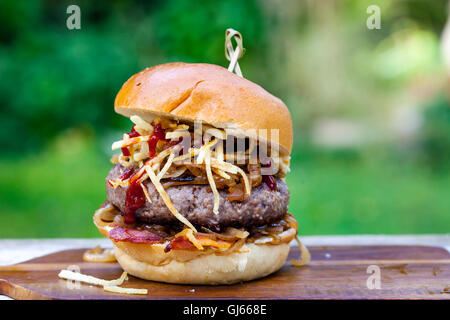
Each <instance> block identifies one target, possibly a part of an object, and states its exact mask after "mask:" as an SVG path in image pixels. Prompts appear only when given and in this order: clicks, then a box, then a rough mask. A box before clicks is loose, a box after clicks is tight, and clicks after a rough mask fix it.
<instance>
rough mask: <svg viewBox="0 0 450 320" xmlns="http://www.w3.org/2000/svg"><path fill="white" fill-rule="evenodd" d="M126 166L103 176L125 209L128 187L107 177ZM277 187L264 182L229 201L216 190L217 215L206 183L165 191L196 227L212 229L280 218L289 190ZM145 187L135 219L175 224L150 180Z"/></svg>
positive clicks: (111, 195) (109, 194)
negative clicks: (243, 198) (146, 195)
mask: <svg viewBox="0 0 450 320" xmlns="http://www.w3.org/2000/svg"><path fill="white" fill-rule="evenodd" d="M124 171H125V168H124V167H123V166H121V165H120V164H116V165H115V166H114V167H113V168H112V169H111V171H110V172H109V174H108V176H107V177H106V193H107V197H108V200H109V202H110V203H111V204H113V205H114V206H116V207H117V208H118V209H119V210H120V211H121V212H125V199H126V190H127V188H124V187H120V186H118V187H117V188H116V189H114V188H113V187H112V186H111V185H110V184H109V183H108V180H113V179H116V178H118V177H119V176H120V175H121V174H122V173H123V172H124ZM276 182H277V187H276V190H273V191H272V190H270V189H269V187H268V186H267V185H266V184H265V183H261V184H260V185H259V186H257V187H255V188H252V192H251V194H250V197H249V199H248V200H247V201H244V202H237V201H229V200H228V198H227V195H228V192H227V191H223V190H222V191H219V194H220V207H219V214H217V215H216V214H214V213H213V205H214V195H213V193H212V192H211V189H210V187H209V185H179V186H173V187H169V188H168V189H167V190H166V192H167V194H168V196H169V197H170V199H171V200H172V203H173V205H174V206H175V208H177V209H178V211H179V212H180V213H181V214H182V215H183V216H184V217H186V219H188V220H189V221H190V222H191V223H192V224H194V225H196V226H204V227H208V228H212V229H215V230H220V229H221V228H223V227H229V226H234V227H251V226H259V225H264V224H267V223H272V222H276V221H278V220H280V219H281V218H282V217H283V216H284V215H285V214H286V213H287V206H288V203H289V190H288V188H287V186H286V183H285V182H284V181H282V180H276ZM144 185H145V186H146V187H147V189H148V193H149V196H150V199H151V201H152V202H151V203H150V202H149V201H148V200H146V202H145V204H144V206H142V207H141V208H140V209H138V210H136V219H137V220H138V221H140V222H145V223H149V224H161V225H165V224H176V223H179V221H178V219H177V218H175V216H174V215H173V214H172V213H171V212H170V211H169V209H168V208H167V206H166V205H165V204H164V202H163V200H162V198H161V196H160V195H159V193H158V192H157V191H156V189H155V187H154V186H153V184H152V183H147V182H146V183H144Z"/></svg>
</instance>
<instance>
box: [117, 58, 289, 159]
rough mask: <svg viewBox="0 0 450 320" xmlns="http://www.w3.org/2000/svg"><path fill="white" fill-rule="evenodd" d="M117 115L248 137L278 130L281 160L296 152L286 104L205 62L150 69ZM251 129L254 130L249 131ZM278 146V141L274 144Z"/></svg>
mask: <svg viewBox="0 0 450 320" xmlns="http://www.w3.org/2000/svg"><path fill="white" fill-rule="evenodd" d="M114 109H115V111H116V112H117V113H119V114H122V115H124V116H127V117H130V116H132V115H138V116H140V117H142V118H143V119H148V120H152V119H153V118H154V117H155V116H159V117H167V118H173V119H178V120H182V121H190V122H193V121H196V120H197V121H202V122H203V123H206V124H209V125H211V126H214V127H217V128H228V129H234V130H236V131H237V132H242V133H243V134H247V135H249V136H254V133H255V130H256V135H257V136H259V137H260V138H261V139H265V137H264V135H265V134H264V131H260V129H267V131H266V132H267V133H266V136H267V140H269V142H270V139H271V129H279V143H278V145H279V147H280V154H281V155H288V154H290V153H291V150H292V139H293V132H292V119H291V115H290V113H289V110H288V108H287V107H286V105H285V104H284V103H283V102H282V101H281V100H280V99H278V98H277V97H275V96H273V95H271V94H270V93H268V92H267V91H266V90H264V89H263V88H262V87H260V86H259V85H257V84H255V83H253V82H251V81H249V80H247V79H245V78H242V77H240V76H238V75H236V74H234V73H232V72H229V71H228V70H227V69H225V68H223V67H220V66H217V65H212V64H203V63H193V64H190V63H181V62H178V63H167V64H162V65H158V66H154V67H151V68H147V69H145V70H143V71H141V72H139V73H137V74H135V75H133V76H132V77H131V78H130V79H128V81H126V82H125V83H124V85H123V86H122V88H121V89H120V91H119V93H118V94H117V96H116V100H115V102H114ZM249 130H250V131H249ZM273 142H275V141H273Z"/></svg>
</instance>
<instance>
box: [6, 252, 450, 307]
mask: <svg viewBox="0 0 450 320" xmlns="http://www.w3.org/2000/svg"><path fill="white" fill-rule="evenodd" d="M309 249H310V251H311V254H312V260H311V262H310V263H309V265H307V266H303V267H295V266H292V265H290V263H289V262H287V263H286V264H285V265H284V266H283V268H282V269H281V270H280V271H278V272H276V273H275V274H273V275H271V276H268V277H266V278H264V279H260V280H254V281H250V282H246V283H239V284H235V285H222V286H193V285H174V284H164V283H157V282H151V281H144V280H140V279H138V278H134V277H131V276H130V277H129V280H128V281H126V282H125V283H124V285H123V286H124V287H133V288H147V289H148V291H149V293H148V295H146V296H138V295H121V294H116V293H108V292H104V291H103V289H102V288H101V287H96V286H90V285H85V284H81V285H79V288H74V289H70V286H68V283H67V282H66V281H65V280H62V279H59V278H58V276H57V275H58V273H59V271H60V270H61V269H65V268H67V267H68V266H70V265H77V266H79V267H80V269H81V272H82V273H85V274H89V275H93V276H96V277H100V278H103V279H115V278H118V277H119V276H120V274H121V273H122V270H121V268H120V267H119V265H118V264H116V263H87V262H83V260H82V254H83V252H84V251H85V249H78V250H66V251H60V252H57V253H53V254H50V255H46V256H43V257H40V258H36V259H33V260H29V261H27V262H24V263H20V264H16V265H12V266H3V267H0V293H2V294H5V295H8V296H10V297H12V298H15V299H211V298H212V299H221V298H222V299H223V298H225V299H227V298H233V299H450V288H449V287H450V254H449V253H448V251H447V250H445V249H443V248H438V247H426V246H315V247H310V248H309ZM297 256H298V250H295V249H294V248H292V250H291V253H290V257H297ZM373 265H375V266H378V267H379V271H380V284H381V289H376V288H375V289H369V288H368V286H367V280H368V278H369V277H370V276H375V277H376V273H375V274H374V273H373V272H374V271H373V270H375V269H376V267H371V268H369V271H368V267H369V266H373ZM373 268H375V269H373ZM371 270H372V271H371ZM368 272H369V273H368ZM369 282H370V281H369ZM370 283H372V284H374V283H376V282H370Z"/></svg>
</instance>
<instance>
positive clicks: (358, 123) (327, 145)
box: [0, 0, 450, 238]
mask: <svg viewBox="0 0 450 320" xmlns="http://www.w3.org/2000/svg"><path fill="white" fill-rule="evenodd" d="M70 4H78V5H79V6H80V8H81V30H68V29H67V27H66V19H67V17H68V16H69V15H68V14H67V13H66V8H67V6H68V5H70ZM369 5H378V6H379V7H380V9H381V29H374V30H369V29H368V28H367V26H366V20H367V19H368V17H369V16H370V14H368V13H366V9H367V7H368V6H369ZM447 7H448V4H447V2H446V1H438V0H435V1H425V0H423V1H419V0H398V1H376V0H370V1H365V0H353V1H346V0H342V1H332V0H321V1H300V0H286V1H276V0H273V1H263V0H259V1H258V0H254V1H241V0H234V1H233V0H232V1H206V0H204V1H193V0H178V1H162V0H161V1H111V0H109V1H107V0H103V1H56V0H53V1H52V0H46V1H44V0H41V1H16V0H2V1H1V2H0V21H2V23H1V28H0V77H1V81H0V101H1V110H2V111H1V117H0V145H1V156H0V205H1V206H0V238H17V237H25V238H28V237H98V236H100V235H99V233H98V231H97V230H96V229H95V228H94V226H93V224H92V223H91V217H92V214H93V212H94V210H95V209H96V208H97V207H98V206H99V204H100V203H102V202H103V201H104V200H105V187H104V178H105V176H106V174H107V172H108V171H109V169H110V167H111V164H110V163H109V157H110V156H111V154H112V152H111V151H110V146H111V143H112V142H113V141H114V140H117V139H118V138H119V137H120V136H121V133H122V132H124V131H125V130H128V129H129V128H130V122H129V120H128V119H126V118H123V117H121V116H119V115H116V114H115V113H114V111H113V101H114V98H115V95H116V93H117V92H118V90H119V89H120V87H121V85H122V83H123V82H124V81H125V80H127V79H128V77H130V76H131V75H132V74H134V73H136V72H138V71H140V70H141V69H143V68H145V67H147V66H152V65H156V64H161V63H165V62H170V61H185V62H206V63H214V64H219V65H222V66H227V65H228V62H227V61H226V59H225V57H224V49H223V46H224V33H225V29H226V28H229V27H232V28H234V29H237V30H239V31H240V32H241V33H242V35H243V38H244V46H245V48H246V53H245V56H244V57H243V58H242V59H241V60H240V66H241V69H242V71H243V74H244V76H245V77H246V78H248V79H250V80H252V81H254V82H256V83H258V84H260V85H262V86H263V87H264V88H266V89H267V90H268V91H269V92H271V93H273V94H274V95H277V96H279V97H280V98H282V99H283V100H284V101H285V102H286V104H287V105H288V107H289V108H290V110H291V113H292V117H293V121H294V128H295V146H294V151H293V154H292V166H291V169H292V172H291V173H290V175H289V176H288V179H287V181H288V185H289V187H290V190H291V202H290V211H291V212H293V213H294V214H295V215H296V217H297V218H298V219H299V221H300V229H301V230H300V232H301V234H307V235H312V234H367V233H386V234H407V233H448V232H449V231H450V170H449V168H450V107H449V99H448V97H449V96H448V88H449V87H448V83H449V82H448V79H449V70H450V69H449V68H448V66H449V64H450V44H449V43H450V39H448V38H450V34H447V32H446V31H445V30H446V28H445V25H446V21H447V17H448V14H447V13H448V10H447ZM449 33H450V32H449Z"/></svg>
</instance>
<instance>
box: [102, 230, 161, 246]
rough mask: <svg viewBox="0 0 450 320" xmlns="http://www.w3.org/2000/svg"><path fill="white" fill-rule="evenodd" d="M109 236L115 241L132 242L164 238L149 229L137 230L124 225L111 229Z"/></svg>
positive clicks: (156, 240)
mask: <svg viewBox="0 0 450 320" xmlns="http://www.w3.org/2000/svg"><path fill="white" fill-rule="evenodd" d="M109 238H110V239H111V240H114V241H116V242H117V241H125V242H132V243H157V242H161V241H163V239H162V238H161V237H160V236H158V235H157V234H154V233H152V232H150V231H147V230H135V229H128V228H124V227H119V226H117V227H115V228H114V229H112V230H111V231H109Z"/></svg>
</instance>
